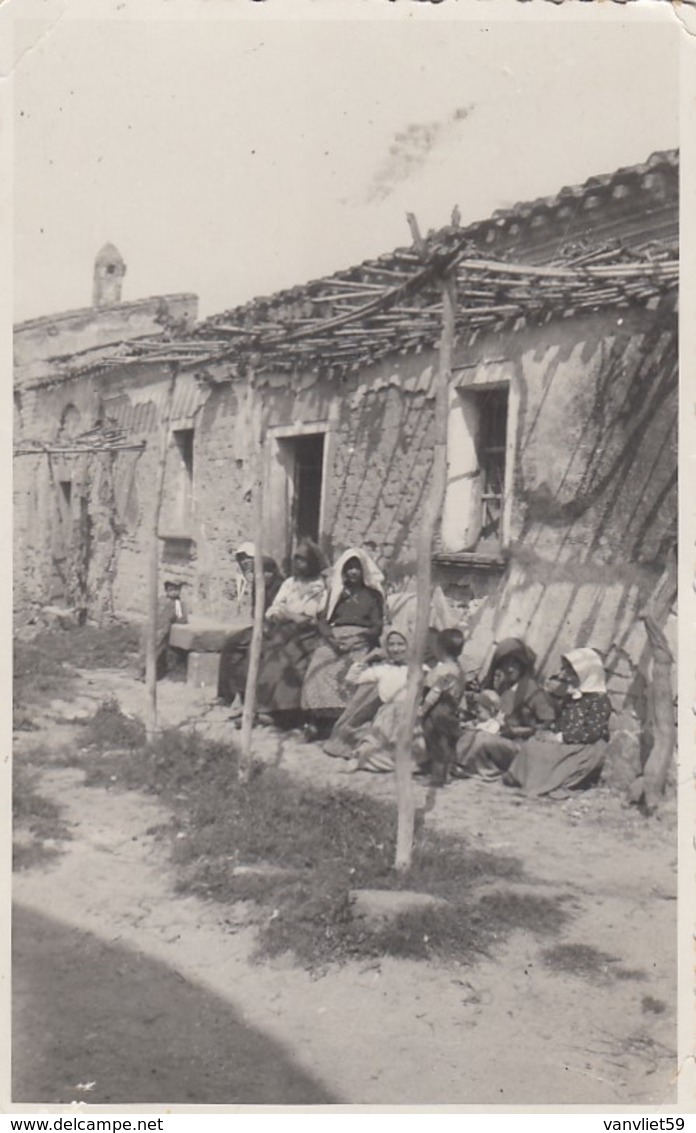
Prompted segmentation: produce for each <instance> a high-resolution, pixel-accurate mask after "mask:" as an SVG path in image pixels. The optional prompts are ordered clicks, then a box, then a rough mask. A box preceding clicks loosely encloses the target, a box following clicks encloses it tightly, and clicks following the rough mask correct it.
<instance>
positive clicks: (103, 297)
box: [92, 244, 126, 307]
mask: <svg viewBox="0 0 696 1133" xmlns="http://www.w3.org/2000/svg"><path fill="white" fill-rule="evenodd" d="M125 274H126V265H125V264H124V262H123V257H122V256H121V253H120V252H119V250H118V248H115V247H114V245H113V244H105V245H104V247H103V248H102V250H101V251H100V252H99V253H98V254H97V258H96V260H95V261H94V288H93V291H92V305H93V306H94V307H113V306H115V304H117V303H120V302H121V287H122V284H123V277H124V275H125Z"/></svg>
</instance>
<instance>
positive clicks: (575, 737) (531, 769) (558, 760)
mask: <svg viewBox="0 0 696 1133" xmlns="http://www.w3.org/2000/svg"><path fill="white" fill-rule="evenodd" d="M561 665H562V671H561V685H562V697H561V700H560V703H559V708H558V712H557V716H556V722H555V724H554V726H553V730H552V731H550V732H547V733H546V734H544V733H543V732H540V733H537V736H536V737H535V738H533V739H529V740H526V741H525V742H523V743H521V744H520V750H519V753H518V754H517V755H516V757H515V759H514V760H513V762H512V764H511V765H510V768H509V770H508V771H507V772H506V774H505V775H504V777H503V781H504V782H505V783H506V784H507V785H508V786H512V787H521V789H522V790H523V791H524V793H525V794H527V795H547V796H552V797H556V798H565V797H566V796H567V792H568V791H573V790H578V789H580V788H582V787H589V786H591V785H592V784H593V783H595V782H596V781H597V779H598V778H599V775H600V772H601V770H602V765H603V763H604V756H605V753H606V745H607V740H608V739H609V717H610V716H611V711H612V708H611V701H610V700H609V697H608V696H607V687H606V677H605V673H604V665H603V663H602V658H601V657H600V656H599V654H598V653H597V652H596V650H594V649H588V648H584V649H572V650H571V651H570V652H569V653H566V654H565V656H564V657H562V658H561Z"/></svg>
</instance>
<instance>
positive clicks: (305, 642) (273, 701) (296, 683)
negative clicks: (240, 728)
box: [256, 622, 319, 713]
mask: <svg viewBox="0 0 696 1133" xmlns="http://www.w3.org/2000/svg"><path fill="white" fill-rule="evenodd" d="M318 641H319V631H318V630H317V627H316V624H315V623H314V622H304V623H298V622H275V623H274V624H273V625H272V626H270V627H269V629H268V631H267V633H266V634H265V636H264V640H263V646H262V651H261V663H260V666H259V676H258V680H257V682H256V707H257V710H258V711H259V712H267V713H276V712H292V711H296V710H297V709H299V708H300V707H301V699H302V684H303V682H304V678H305V673H306V672H307V667H308V665H309V663H310V660H311V658H312V654H313V653H314V650H315V649H316V647H317V642H318Z"/></svg>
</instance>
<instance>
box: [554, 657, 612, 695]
mask: <svg viewBox="0 0 696 1133" xmlns="http://www.w3.org/2000/svg"><path fill="white" fill-rule="evenodd" d="M562 659H563V660H564V661H567V662H568V664H569V665H570V666H571V668H572V669H573V672H575V673H577V676H578V680H579V682H580V683H579V685H578V689H577V691H578V693H584V692H606V691H607V681H606V675H605V673H604V665H603V664H602V658H601V657H600V656H599V653H597V651H596V650H595V649H571V651H570V653H564V654H563V658H562Z"/></svg>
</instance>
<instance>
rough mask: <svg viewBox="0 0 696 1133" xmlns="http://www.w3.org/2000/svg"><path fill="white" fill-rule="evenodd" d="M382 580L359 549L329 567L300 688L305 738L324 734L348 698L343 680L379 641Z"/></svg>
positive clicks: (382, 612) (349, 552)
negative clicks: (318, 639)
mask: <svg viewBox="0 0 696 1133" xmlns="http://www.w3.org/2000/svg"><path fill="white" fill-rule="evenodd" d="M382 579H383V575H382V572H381V571H380V569H379V567H378V566H377V565H376V563H375V562H374V561H373V559H372V558H371V557H370V556H369V555H368V554H367V552H366V551H363V550H361V549H360V548H358V547H350V548H349V549H348V550H347V551H344V553H343V554H342V555H341V556H340V558H339V559H338V561H337V562H336V563H335V565H334V567H333V568H332V571H331V577H330V581H329V595H328V599H327V603H326V608H325V610H324V612H323V614H322V617H321V618H320V623H319V632H320V633H321V637H322V640H321V642H320V643H319V645H318V646H317V648H316V650H315V652H314V655H313V657H312V659H311V661H310V664H309V668H308V669H307V674H306V676H305V680H304V685H303V688H302V707H303V709H304V710H305V712H306V713H307V716H308V727H307V731H308V736H309V737H310V738H314V737H315V736H317V735H319V734H322V733H323V735H324V736H326V735H328V733H329V731H330V730H331V728H332V727H333V725H334V724H335V722H336V720H337V719H338V718H339V716H340V715H341V713H342V712H343V710H344V709H345V708H346V706H347V705H348V702H349V701H350V699H351V696H352V693H353V687H352V686H351V685H350V684H349V683H348V682H347V681H346V675H347V673H348V670H349V669H350V668H351V666H352V665H353V662H354V661H357V660H360V659H362V658H364V657H365V655H366V654H367V653H369V652H370V650H371V649H373V648H374V647H375V646H376V645H377V644H378V642H379V638H380V635H381V632H382V626H383V620H384V593H383V590H382Z"/></svg>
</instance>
